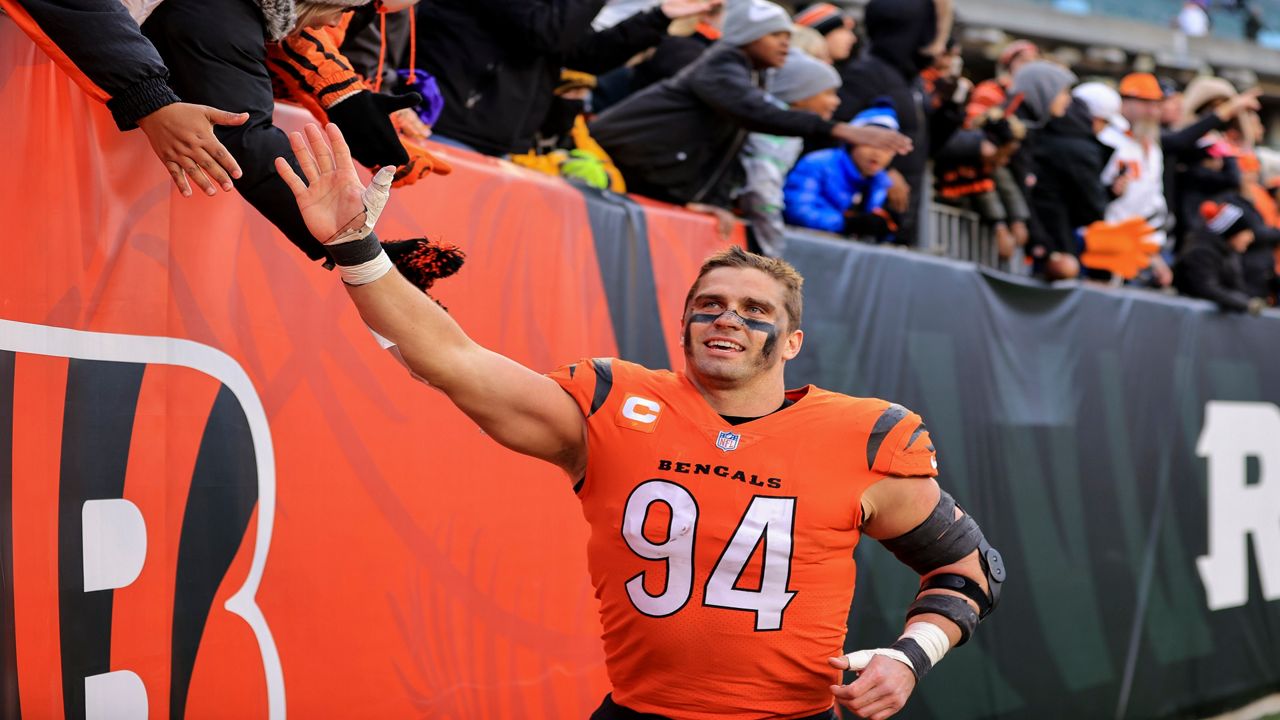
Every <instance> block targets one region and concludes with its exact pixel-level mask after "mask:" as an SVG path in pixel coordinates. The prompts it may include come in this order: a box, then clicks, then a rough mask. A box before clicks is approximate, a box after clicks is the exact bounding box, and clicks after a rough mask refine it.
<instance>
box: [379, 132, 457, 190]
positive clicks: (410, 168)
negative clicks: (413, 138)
mask: <svg viewBox="0 0 1280 720" xmlns="http://www.w3.org/2000/svg"><path fill="white" fill-rule="evenodd" d="M400 143H401V144H402V145H404V149H405V151H406V152H408V153H409V162H407V163H405V164H404V165H401V166H400V167H399V168H397V169H396V177H395V182H393V183H391V187H395V188H401V187H405V186H407V185H412V184H414V183H416V182H418V181H419V180H421V179H422V178H424V177H426V176H427V175H430V174H432V173H435V174H436V175H448V174H449V173H451V172H453V167H452V166H450V165H449V163H447V162H445V161H444V160H443V159H442V158H440V157H437V156H436V155H432V154H431V153H430V152H428V151H427V149H426V148H424V147H422V146H421V145H418V144H417V143H412V142H409V141H408V140H405V139H404V138H401V139H400Z"/></svg>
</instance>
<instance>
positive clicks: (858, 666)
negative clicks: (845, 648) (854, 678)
mask: <svg viewBox="0 0 1280 720" xmlns="http://www.w3.org/2000/svg"><path fill="white" fill-rule="evenodd" d="M877 655H883V656H885V657H887V658H892V659H894V660H897V661H898V662H900V663H902V664H903V665H906V666H907V667H909V668H911V672H915V670H916V668H915V666H914V665H912V664H911V661H910V660H908V659H907V656H906V655H904V654H903V653H902V651H901V650H894V649H892V648H875V649H874V650H859V651H857V652H851V653H849V654H848V655H845V656H844V658H845V659H846V660H848V661H849V669H850V670H853V671H854V672H861V671H863V670H865V669H866V668H867V666H868V665H870V664H871V659H872V658H874V657H875V656H877Z"/></svg>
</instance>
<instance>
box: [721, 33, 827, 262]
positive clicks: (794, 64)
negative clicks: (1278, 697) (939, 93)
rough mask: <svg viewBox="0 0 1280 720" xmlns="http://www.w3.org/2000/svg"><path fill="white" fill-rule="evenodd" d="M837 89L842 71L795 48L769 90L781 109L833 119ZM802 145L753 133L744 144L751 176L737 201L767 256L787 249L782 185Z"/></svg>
mask: <svg viewBox="0 0 1280 720" xmlns="http://www.w3.org/2000/svg"><path fill="white" fill-rule="evenodd" d="M839 87H840V74H839V73H837V72H836V71H835V68H833V67H831V66H830V65H828V64H826V63H824V62H822V61H821V60H817V59H815V58H812V57H810V56H808V55H806V54H804V53H802V52H800V51H799V50H796V49H795V48H792V49H791V52H789V53H787V62H786V64H785V65H783V66H782V67H781V68H779V69H778V71H777V73H776V74H775V75H774V76H773V82H771V83H770V84H769V94H770V95H771V96H773V97H774V98H775V99H776V100H777V101H778V105H779V107H782V108H790V109H792V110H803V111H806V112H811V113H813V114H814V115H817V116H818V117H820V118H822V119H824V120H830V119H831V116H832V115H834V114H835V111H836V108H837V107H838V106H839V105H840V96H839V95H837V94H836V89H837V88H839ZM803 149H804V141H803V140H801V139H800V138H798V137H786V136H780V135H769V134H767V133H751V134H750V135H749V136H748V137H747V142H746V145H744V146H743V148H742V156H741V157H742V165H743V168H744V169H745V170H746V175H747V179H746V186H745V187H744V188H743V190H742V193H741V195H739V196H738V202H737V204H738V208H739V209H740V210H741V211H742V214H743V216H744V217H745V218H746V219H747V221H748V222H749V227H750V228H751V238H752V240H753V241H754V242H755V245H756V247H758V248H759V249H760V252H762V253H764V254H765V255H768V256H769V257H782V251H783V250H784V249H785V248H786V239H787V238H786V234H785V232H784V230H785V223H784V222H783V218H782V209H783V205H784V200H785V199H784V195H783V189H782V188H783V185H784V184H785V183H786V180H787V173H789V172H790V171H791V168H792V167H793V166H794V165H795V164H796V159H798V158H799V157H800V152H801V151H802V150H803Z"/></svg>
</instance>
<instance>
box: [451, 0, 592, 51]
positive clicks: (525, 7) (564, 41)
mask: <svg viewBox="0 0 1280 720" xmlns="http://www.w3.org/2000/svg"><path fill="white" fill-rule="evenodd" d="M470 4H471V5H472V6H473V8H474V12H475V15H476V17H478V18H482V19H483V20H484V21H485V22H486V23H488V24H492V26H493V27H494V28H495V29H496V30H498V31H500V33H501V35H502V36H503V37H506V38H511V39H513V40H514V41H516V42H518V43H520V44H521V45H523V46H524V47H526V48H527V49H529V50H533V51H535V52H539V53H543V54H548V55H558V56H567V55H570V54H571V53H572V52H573V50H574V48H576V47H577V46H578V43H579V42H580V41H581V40H582V39H583V38H584V37H586V35H587V34H588V33H589V32H591V21H592V20H593V19H595V16H596V14H597V13H599V12H600V8H602V7H604V0H470Z"/></svg>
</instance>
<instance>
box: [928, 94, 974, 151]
mask: <svg viewBox="0 0 1280 720" xmlns="http://www.w3.org/2000/svg"><path fill="white" fill-rule="evenodd" d="M964 112H965V108H964V106H963V105H960V104H958V103H954V102H951V100H950V99H948V100H946V101H944V102H943V103H942V105H940V106H939V107H938V108H937V109H936V110H934V111H933V112H931V113H929V117H928V120H927V122H928V124H929V147H931V148H937V147H942V146H943V145H944V144H946V142H947V141H948V140H950V139H951V137H952V136H953V135H955V133H956V132H957V131H959V130H960V126H962V125H964Z"/></svg>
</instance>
